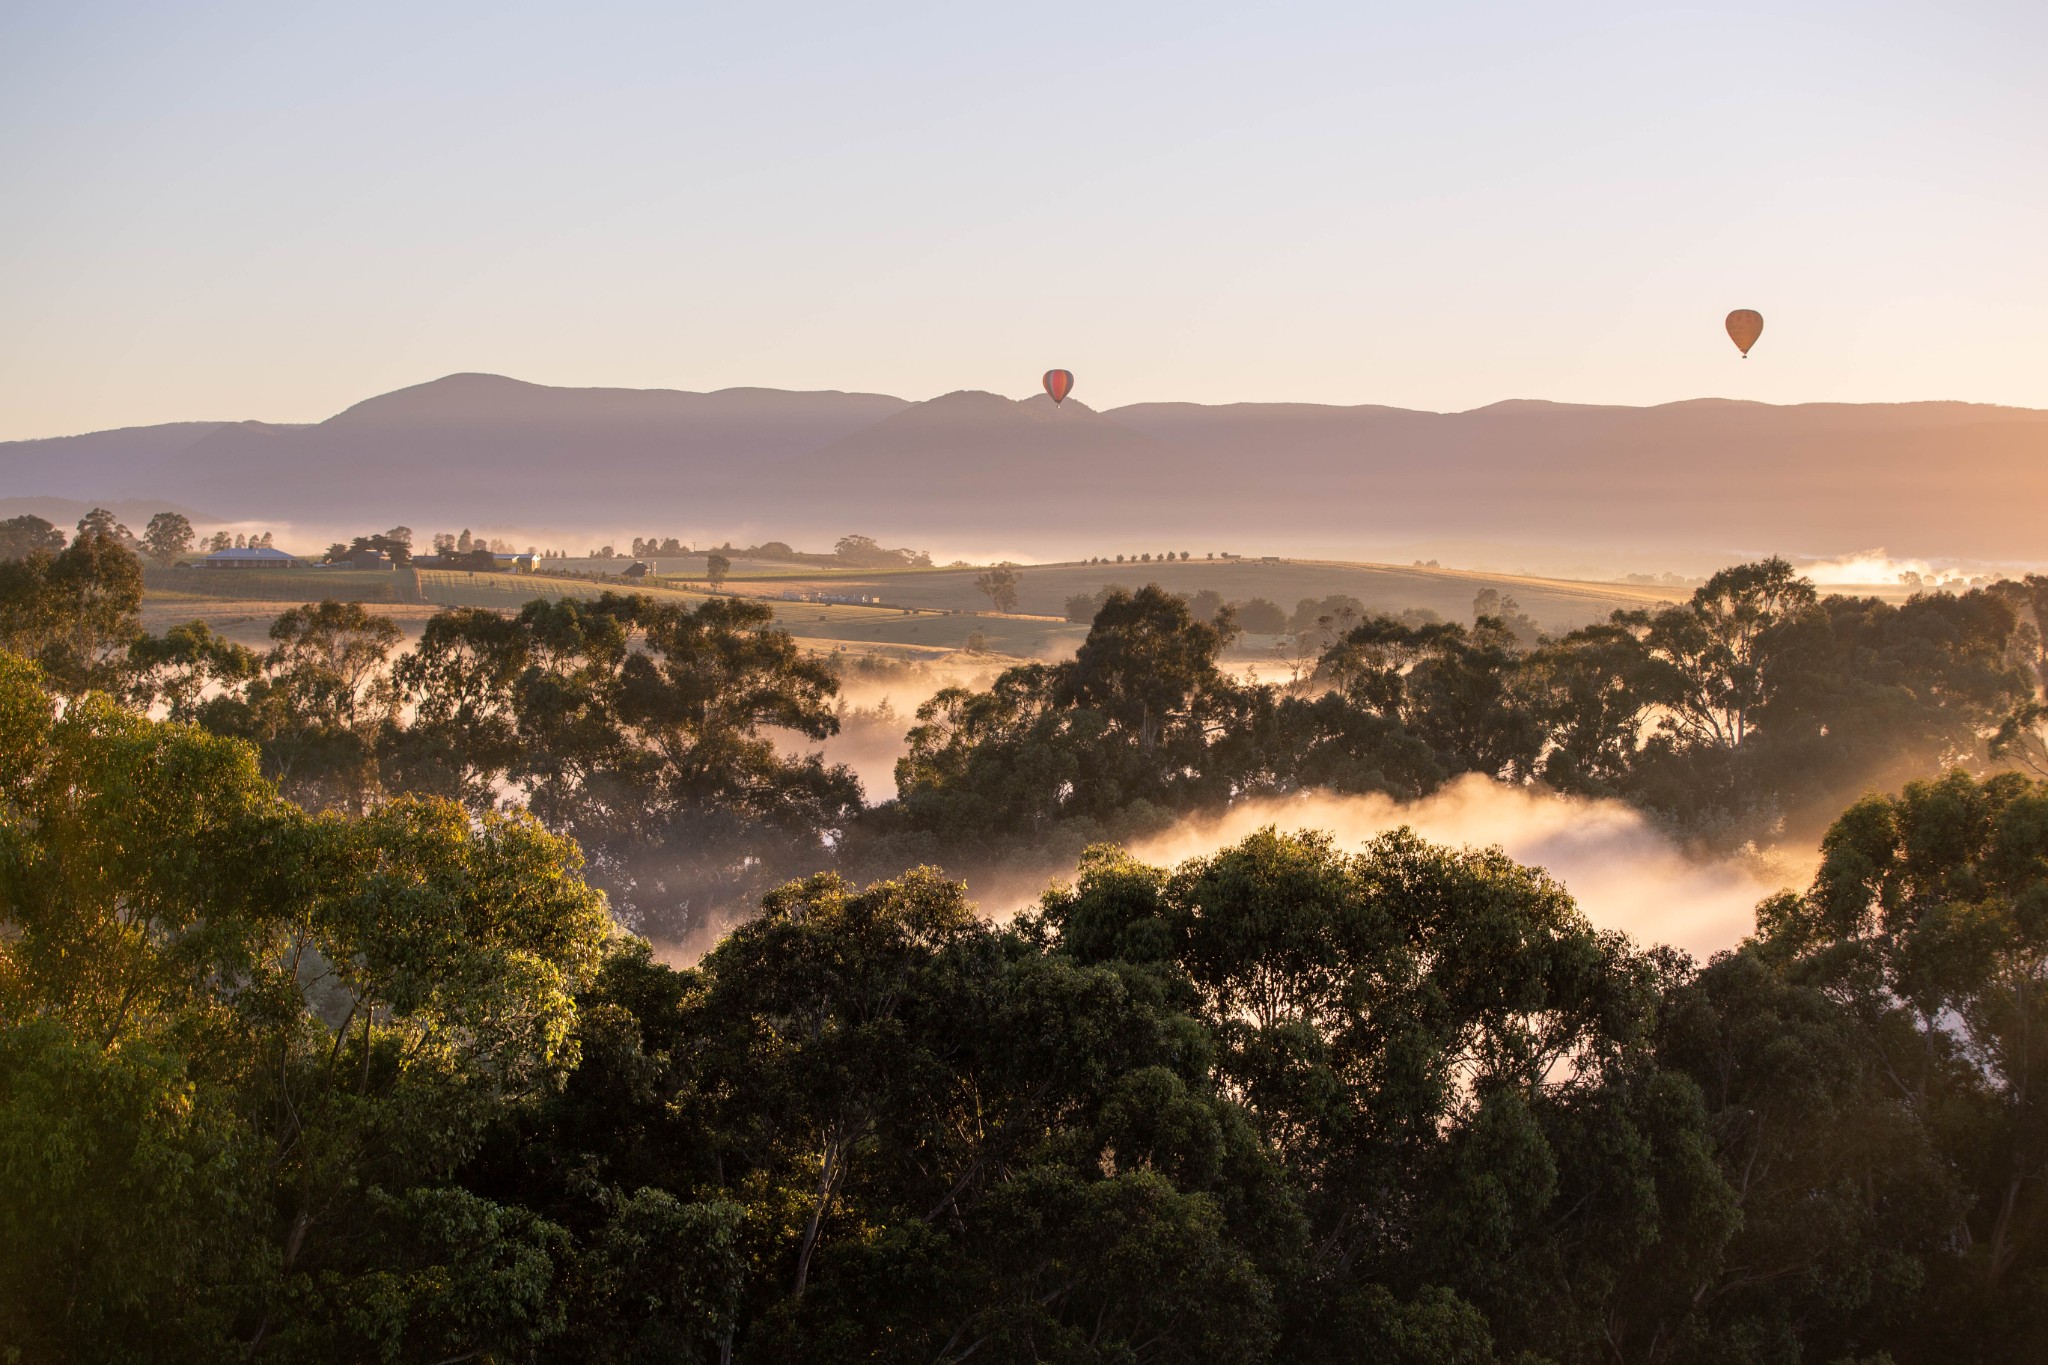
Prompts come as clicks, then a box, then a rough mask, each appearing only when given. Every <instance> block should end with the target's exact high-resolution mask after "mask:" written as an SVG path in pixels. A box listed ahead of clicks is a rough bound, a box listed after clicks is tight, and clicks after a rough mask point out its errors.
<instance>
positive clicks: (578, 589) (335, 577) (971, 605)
mask: <svg viewBox="0 0 2048 1365" xmlns="http://www.w3.org/2000/svg"><path fill="white" fill-rule="evenodd" d="M631 562H632V561H631V560H628V559H614V560H573V559H572V560H554V561H549V563H548V566H547V567H548V569H554V570H557V571H569V572H583V573H607V574H616V573H617V572H618V571H619V570H622V569H624V568H625V567H626V566H627V565H628V564H630V563H631ZM654 566H655V568H656V569H657V572H658V576H657V577H655V578H652V579H649V580H647V581H646V582H645V583H643V584H638V585H636V584H633V583H630V582H628V581H626V580H624V579H621V578H616V577H606V578H602V579H594V578H573V577H555V576H553V575H552V574H550V573H549V572H547V571H546V570H543V571H542V572H541V573H538V574H496V573H468V572H458V571H451V570H441V569H423V570H417V571H415V570H411V569H401V570H362V571H357V570H339V569H311V568H304V569H293V570H281V571H275V572H270V571H257V572H240V571H222V570H201V569H171V570H163V569H154V568H152V569H150V570H148V571H147V572H146V574H145V582H146V585H147V588H148V596H147V599H146V601H145V604H144V623H145V625H146V627H147V628H148V629H151V630H161V629H163V627H164V626H166V625H169V624H170V623H172V622H175V621H184V620H191V619H193V618H195V617H197V618H203V619H205V620H207V621H209V622H210V623H212V624H213V625H214V627H215V628H216V629H218V630H222V631H224V632H226V633H228V634H229V635H231V636H232V637H233V638H235V639H238V640H242V641H244V642H245V643H249V644H252V645H253V644H259V643H261V642H262V641H263V638H264V632H265V631H266V630H267V629H268V626H269V623H270V620H271V619H272V618H273V617H275V616H276V615H277V613H278V612H280V611H283V610H284V609H285V608H287V607H290V606H294V605H297V604H298V603H301V602H307V601H317V600H319V599H320V598H322V597H333V598H336V599H339V600H343V601H358V602H363V603H365V604H367V605H369V606H370V607H371V608H372V610H374V611H376V612H377V613H378V614H379V615H385V616H389V617H391V618H393V619H395V620H397V621H399V622H400V623H401V624H402V625H403V626H404V627H405V628H406V633H407V635H408V637H412V636H416V635H417V634H418V631H419V629H420V625H421V623H422V622H424V621H425V619H426V618H427V617H428V616H430V615H431V614H432V613H433V612H434V611H435V610H437V609H438V608H441V607H452V606H464V607H490V608H494V609H497V610H501V611H516V610H518V608H519V607H520V606H521V605H523V604H524V603H526V602H528V601H530V600H532V599H533V598H535V597H549V598H562V597H594V596H596V595H598V594H599V593H603V592H607V591H613V592H645V593H648V594H650V595H653V596H656V597H659V598H663V599H666V600H671V601H675V602H679V603H682V604H684V605H686V606H694V605H696V604H697V603H699V602H702V601H704V600H705V599H706V598H707V596H708V595H709V585H708V584H707V583H706V582H705V581H704V579H703V577H702V566H703V557H702V556H683V557H672V556H657V557H656V559H655V560H654ZM981 572H982V570H981V569H979V568H964V569H963V568H931V569H902V570H888V571H882V572H876V571H872V570H865V571H863V570H840V571H819V570H817V569H814V568H811V567H808V566H804V565H792V564H788V563H783V562H778V561H769V560H740V561H737V562H735V563H734V565H733V570H732V573H731V575H730V576H729V577H728V579H727V581H726V583H725V586H724V591H725V592H727V593H732V594H739V595H744V596H752V597H759V598H763V599H765V600H767V601H768V602H769V603H770V605H772V606H773V607H774V609H775V617H776V622H777V624H778V625H780V626H781V627H782V628H783V629H785V630H788V631H789V632H790V633H791V634H792V635H794V636H796V637H797V638H798V639H800V640H802V641H804V642H806V643H808V644H810V645H812V646H814V647H815V648H817V649H820V650H828V651H850V652H881V653H887V654H893V655H896V656H898V657H904V658H920V657H921V658H934V657H939V656H944V655H947V654H952V653H955V652H958V651H960V650H963V649H965V648H967V647H968V646H969V644H970V643H974V644H976V645H977V646H978V648H979V649H981V650H982V651H985V652H987V653H989V654H992V655H997V656H1004V657H1014V658H1043V657H1052V656H1063V655H1066V654H1069V653H1071V652H1072V651H1073V649H1074V647H1075V646H1076V645H1078V644H1079V643H1080V641H1081V639H1082V637H1083V636H1084V635H1085V634H1086V633H1087V632H1086V628H1085V627H1084V626H1080V625H1075V624H1071V623H1069V622H1067V621H1066V620H1065V619H1064V615H1063V609H1064V606H1065V603H1066V600H1067V598H1068V597H1070V596H1073V595H1074V594H1076V593H1093V592H1095V591H1097V590H1098V589H1100V588H1101V587H1102V586H1103V585H1105V584H1108V583H1121V584H1123V585H1125V586H1127V587H1138V586H1141V585H1143V584H1146V583H1158V584H1160V585H1161V586H1163V587H1166V588H1168V589H1170V590H1171V591H1174V592H1177V593H1186V594H1193V593H1196V592H1200V591H1202V590H1203V589H1212V590H1214V591H1216V592H1218V593H1221V594H1222V595H1223V596H1224V598H1225V599H1226V600H1230V601H1246V600H1249V599H1251V598H1254V597H1264V598H1266V599H1268V600H1269V601H1272V602H1274V603H1277V604H1278V605H1279V606H1280V607H1281V608H1282V609H1283V610H1285V611H1288V612H1292V611H1293V610H1294V607H1295V604H1296V603H1297V602H1298V601H1300V600H1301V599H1302V598H1304V597H1312V598H1322V597H1325V596H1328V595H1330V594H1332V593H1347V594H1349V595H1351V596H1353V597H1356V598H1358V599H1359V600H1360V601H1362V602H1364V603H1365V605H1366V607H1367V608H1368V609H1371V610H1381V611H1392V612H1398V611H1401V610H1404V609H1406V608H1410V607H1426V608H1428V609H1430V610H1432V611H1435V612H1437V613H1439V614H1440V615H1442V616H1444V617H1445V618H1446V619H1449V620H1454V621H1466V620H1470V619H1471V614H1472V599H1473V596H1474V595H1475V594H1476V593H1478V592H1479V591H1480V590H1481V589H1483V588H1494V589H1496V590H1498V591H1500V592H1502V593H1504V594H1507V595H1509V596H1512V597H1514V598H1515V600H1516V601H1517V602H1519V603H1520V604H1521V607H1522V609H1523V610H1524V611H1526V612H1528V613H1529V614H1530V615H1531V616H1533V617H1534V618H1535V619H1536V621H1537V622H1538V624H1540V625H1542V626H1543V627H1544V628H1546V629H1548V630H1553V631H1557V630H1566V629H1570V628H1572V627H1575V626H1579V625H1584V624H1586V623H1587V622H1590V621H1595V620H1599V619H1601V618H1604V617H1605V616H1606V615H1607V614H1608V613H1609V612H1611V611H1613V610H1615V609H1616V608H1618V607H1636V606H1646V605H1651V604H1654V603H1657V602H1661V601H1668V600H1673V599H1675V598H1677V597H1679V596H1680V595H1682V593H1681V590H1679V589H1676V588H1652V587H1638V586H1633V585H1628V584H1616V583H1579V582H1572V581H1569V580H1562V579H1544V578H1530V577H1518V576H1511V575H1501V574H1483V573H1474V572H1466V571H1463V570H1457V569H1431V568H1418V567H1412V566H1410V567H1404V566H1396V565H1381V564H1351V563H1341V562H1335V561H1321V560H1196V559H1190V560H1187V561H1178V560H1176V561H1171V562H1169V561H1165V560H1156V561H1153V562H1150V563H1142V562H1141V563H1125V564H1077V563H1070V564H1042V565H1029V566H1025V567H1021V568H1019V569H1017V571H1016V572H1017V576H1018V591H1019V597H1020V602H1019V611H1018V612H1016V613H1014V614H1008V615H1004V614H998V613H995V612H992V611H990V610H988V606H989V603H988V599H987V598H986V597H985V596H983V595H982V593H981V592H980V591H979V590H978V589H977V588H976V587H975V579H976V578H977V577H978V576H979V575H980V574H981ZM789 592H804V593H812V592H816V593H832V594H844V595H848V596H854V595H863V596H874V597H877V598H879V599H880V601H881V605H879V606H875V605H862V604H853V603H836V602H802V601H789V600H785V599H784V597H783V594H784V593H789ZM975 636H979V637H980V639H979V641H975V640H974V637H975ZM1276 643H1277V640H1276V637H1273V636H1258V635H1254V636H1246V637H1244V638H1243V639H1242V640H1241V641H1240V643H1239V646H1238V648H1237V650H1236V651H1235V653H1236V654H1237V656H1238V657H1239V658H1240V659H1260V658H1270V657H1271V656H1272V654H1273V651H1274V648H1275V645H1276Z"/></svg>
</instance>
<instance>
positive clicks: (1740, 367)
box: [0, 0, 2048, 439]
mask: <svg viewBox="0 0 2048 1365" xmlns="http://www.w3.org/2000/svg"><path fill="white" fill-rule="evenodd" d="M2044 58H2048V5H2042V4H2040V3H2039V0H2024V2H2021V0H2010V2H2007V0H1944V2H1943V3H1896V2H1887V0H1855V2H1854V3H1833V2H1829V3H1819V2H1817V0H1772V2H1771V3H1750V2H1749V0H1722V2H1721V3H1714V4H1697V5H1677V4H1663V3H1654V2H1653V0H1629V2H1628V3H1608V2H1607V0H1587V2H1584V3H1572V2H1569V0H1568V2H1567V3H1564V4H1554V5H1532V4H1528V3H1527V2H1526V0H1518V2H1517V3H1499V4H1495V3H1439V4H1434V5H1418V4H1415V3H1413V2H1412V0H1405V2H1404V3H1401V4H1397V5H1383V4H1372V3H1358V0H1350V2H1349V3H1333V4H1307V3H1302V4H1271V5H1257V6H1255V5H1246V4H1242V3H1240V4H1232V5H1220V4H1207V3H1192V2H1191V0H1176V2H1175V3H1142V4H1140V3H1115V2H1114V0H1109V2H1106V3H1098V4H1096V5H1092V6H1047V5H1037V6H1029V7H1026V6H1013V5H996V4H974V5H963V4H959V3H957V2H956V3H950V4H897V3H888V2H887V0H873V2H872V3H866V4H861V5H848V4H810V3H774V2H773V0H754V3H750V4H747V5H735V4H729V3H728V4H718V5H696V4H678V3H673V2H671V3H661V4H653V3H648V4H639V3H608V2H607V0H582V2H581V3H577V4H573V5H571V4H557V5H535V4H520V3H504V2H503V0H499V2H498V3H492V4H487V5H486V4H467V3H430V4H421V3H419V2H418V0H413V2H412V3H407V4H385V3H379V2H377V0H355V2H354V3H350V4H346V5H311V4H288V3H278V2H277V0H268V3H261V4H255V3H226V4H204V5H201V4H180V3H175V0H147V2H146V3H139V2H130V3H96V2H95V0H67V2H66V3H63V4H58V3H54V2H52V0H46V2H45V3H37V4H26V3H23V0H0V187H4V188H0V439H14V438H23V437H35V436H49V435H59V434H65V433H70V432H78V431H86V430H95V429H101V428H107V427H116V426H126V425H136V424H142V423H149V422H160V421H172V420H182V419H223V418H256V419H262V420H269V421H316V420H319V419H321V418H324V417H326V416H328V415H330V414H332V413H334V412H336V411H338V410H340V409H341V408H343V407H345V406H347V405H348V404H350V403H353V402H355V401H357V400H359V399H361V398H364V397H367V396H369V395H371V394H374V393H379V392H384V391H387V390H390V389H394V388H398V387H402V386H404V385H408V384H413V383H418V382H422V381H424V380H427V379H431V378H434V377H436V376H439V375H443V374H448V373H453V372H458V371H487V372H493V373H500V374H509V375H513V376H516V377H519V378H522V379H527V380H532V381H536V382H540V383H550V384H569V385H616V386H624V387H648V388H653V387H659V388H681V389H716V388H723V387H727V386H734V385H762V386H769V387H777V388H797V389H850V390H866V391H875V392H885V393H892V394H897V395H901V396H903V397H907V398H925V397H930V396H933V395H936V394H940V393H945V392H948V391H951V390H954V389H962V388H974V389H988V390H993V391H995V392H999V393H1007V394H1010V395H1012V396H1017V397H1022V396H1024V395H1026V394H1028V393H1030V392H1033V391H1035V389H1036V388H1037V383H1038V376H1039V375H1040V374H1041V373H1042V372H1043V371H1044V370H1045V369H1047V368H1049V367H1052V366H1062V367H1065V368H1068V369H1071V370H1073V371H1074V372H1075V374H1076V376H1077V379H1078V382H1077V386H1076V396H1077V397H1078V398H1081V399H1083V400H1084V401H1086V402H1088V403H1089V404H1090V405H1091V406H1094V407H1097V408H1106V407H1114V406H1118V405H1120V404H1124V403H1131V402H1140V401H1154V400H1193V401H1206V402H1233V401H1277V400H1295V401H1310V402H1324V403H1386V404H1392V405H1397V406H1403V407H1417V408H1429V409H1436V410H1446V411H1448V410H1461V409H1465V408H1471V407H1477V406H1481V405H1483V404H1486V403H1491V402H1495V401H1498V400H1501V399H1508V398H1547V399H1555V400H1560V401H1574V402H1599V403H1656V402H1665V401H1672V400H1678V399H1685V398H1695V397H1700V396H1709V395H1711V396H1725V397H1737V398H1753V399H1760V400H1765V401H1770V402H1804V401H1819V400H1844V401H1895V400H1912V399H1933V398H1943V399H1967V400H1972V401H1981V402H1995V403H2007V404H2018V405H2024V406H2036V407H2048V265H2044V260H2048V80H2043V79H2042V74H2041V73H2042V70H2043V65H2044ZM1738 307H1747V308H1755V309H1758V310H1759V311H1761V312H1762V313H1763V314H1764V316H1765V319H1766V325H1765V331H1764V336H1763V340H1762V342H1761V343H1760V344H1759V345H1758V347H1757V349H1756V351H1755V353H1754V355H1753V356H1752V357H1751V358H1750V359H1749V360H1748V361H1742V360H1739V359H1738V357H1737V355H1736V353H1735V350H1734V348H1733V347H1732V346H1731V345H1730V344H1729V342H1728V340H1727V338H1726V336H1725V335H1724V334H1723V333H1722V330H1721V321H1722V318H1723V316H1724V315H1725V314H1726V313H1727V312H1728V310H1730V309H1732V308H1738Z"/></svg>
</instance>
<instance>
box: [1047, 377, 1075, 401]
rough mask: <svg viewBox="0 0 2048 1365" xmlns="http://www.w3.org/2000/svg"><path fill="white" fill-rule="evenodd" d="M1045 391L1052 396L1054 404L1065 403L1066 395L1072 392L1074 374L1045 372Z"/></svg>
mask: <svg viewBox="0 0 2048 1365" xmlns="http://www.w3.org/2000/svg"><path fill="white" fill-rule="evenodd" d="M1045 391H1046V392H1047V393H1049V394H1051V395H1052V401H1053V402H1054V403H1055V404H1059V403H1064V402H1066V401H1067V395H1068V394H1070V393H1072V392H1073V391H1074V372H1073V371H1072V370H1047V371H1046V372H1045Z"/></svg>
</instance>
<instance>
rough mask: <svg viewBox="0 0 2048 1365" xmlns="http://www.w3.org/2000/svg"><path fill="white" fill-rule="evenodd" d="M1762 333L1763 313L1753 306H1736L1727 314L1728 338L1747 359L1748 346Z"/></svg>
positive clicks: (1754, 342) (1754, 343)
mask: <svg viewBox="0 0 2048 1365" xmlns="http://www.w3.org/2000/svg"><path fill="white" fill-rule="evenodd" d="M1763 334H1764V315H1763V314H1762V313H1759V312H1757V311H1756V309H1754V308H1738V309H1736V310H1735V311H1734V312H1732V313H1730V314H1729V315H1728V339H1729V340H1730V341H1733V342H1734V343H1735V346H1736V349H1737V350H1739V351H1741V352H1742V358H1743V359H1744V360H1747V359H1749V348H1750V347H1752V346H1754V345H1756V339H1757V338H1758V337H1760V336H1762V335H1763Z"/></svg>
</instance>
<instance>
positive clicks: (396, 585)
mask: <svg viewBox="0 0 2048 1365" xmlns="http://www.w3.org/2000/svg"><path fill="white" fill-rule="evenodd" d="M142 584H143V588H144V589H145V590H146V591H147V592H148V593H149V595H150V596H151V597H153V598H158V599H162V600H170V599H173V598H180V597H182V598H189V599H191V600H194V601H207V602H213V601H221V600H229V601H235V600H242V601H261V602H287V601H289V602H317V601H319V600H320V599H321V598H324V597H331V598H333V599H334V600H335V601H337V602H415V601H418V600H419V598H418V593H417V589H415V588H414V586H413V575H412V573H411V571H410V570H402V569H310V568H309V569H162V568H158V567H156V566H155V565H153V564H145V565H143V568H142Z"/></svg>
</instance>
